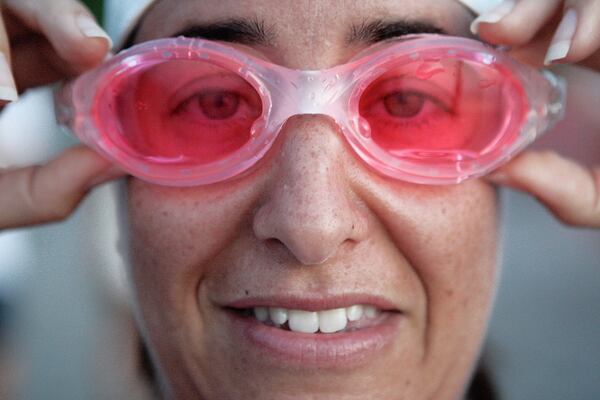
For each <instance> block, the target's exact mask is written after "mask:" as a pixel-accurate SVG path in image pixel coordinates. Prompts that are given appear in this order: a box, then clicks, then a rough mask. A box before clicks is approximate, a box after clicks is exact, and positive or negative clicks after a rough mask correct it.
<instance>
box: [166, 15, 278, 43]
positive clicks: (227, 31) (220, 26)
mask: <svg viewBox="0 0 600 400" xmlns="http://www.w3.org/2000/svg"><path fill="white" fill-rule="evenodd" d="M171 36H186V37H192V38H194V37H201V38H204V39H208V40H221V41H224V42H236V43H242V44H248V45H252V44H260V45H269V43H271V42H273V39H274V35H273V31H272V29H268V28H267V27H266V24H265V23H264V21H259V20H255V19H251V20H247V19H227V20H222V21H216V22H211V23H208V24H195V25H191V26H188V27H187V28H185V29H183V30H181V31H179V32H177V33H175V34H174V35H171Z"/></svg>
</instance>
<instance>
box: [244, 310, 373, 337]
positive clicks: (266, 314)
mask: <svg viewBox="0 0 600 400" xmlns="http://www.w3.org/2000/svg"><path fill="white" fill-rule="evenodd" d="M378 314H379V310H378V309H377V308H375V307H373V306H365V305H358V304H357V305H353V306H350V307H345V308H335V309H331V310H321V311H303V310H288V309H286V308H281V307H254V316H255V317H256V319H258V320H259V321H263V322H264V321H267V320H269V319H270V320H271V322H273V323H274V324H276V325H283V324H285V323H286V322H287V323H288V326H289V328H290V330H292V331H294V332H304V333H315V332H317V331H321V332H323V333H333V332H339V331H341V330H344V329H345V328H346V325H347V324H348V321H358V320H359V319H361V318H362V317H363V315H365V316H366V317H368V318H374V317H376V316H377V315H378Z"/></svg>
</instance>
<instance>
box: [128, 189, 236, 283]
mask: <svg viewBox="0 0 600 400" xmlns="http://www.w3.org/2000/svg"><path fill="white" fill-rule="evenodd" d="M232 197H233V196H227V195H222V194H216V193H214V192H210V193H209V192H207V191H203V190H200V189H197V188H193V189H175V188H161V187H157V186H153V185H147V184H144V183H138V182H134V183H132V184H131V185H130V188H129V219H130V232H131V246H132V251H133V254H132V258H133V260H134V268H145V269H149V268H150V269H161V270H164V269H167V270H169V271H171V274H170V275H172V276H175V277H184V276H185V278H190V275H194V276H196V277H197V275H199V273H201V272H202V269H203V268H202V266H203V265H204V264H205V263H207V262H208V261H209V260H210V259H212V258H213V257H214V256H215V255H216V254H218V253H219V252H220V251H221V250H223V248H224V247H225V246H227V244H228V243H230V242H231V241H232V240H233V239H234V237H235V236H236V235H237V234H238V232H237V227H239V226H240V223H241V221H243V220H244V219H245V218H246V214H245V213H244V212H243V209H244V208H243V207H242V204H240V202H239V201H235V200H234V199H233V198H232ZM236 210H237V211H236Z"/></svg>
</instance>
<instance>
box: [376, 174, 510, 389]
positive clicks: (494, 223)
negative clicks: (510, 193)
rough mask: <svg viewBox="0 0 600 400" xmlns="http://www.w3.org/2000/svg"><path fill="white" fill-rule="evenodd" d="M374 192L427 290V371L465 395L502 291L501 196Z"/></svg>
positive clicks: (465, 187) (470, 189)
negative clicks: (499, 259) (499, 280)
mask: <svg viewBox="0 0 600 400" xmlns="http://www.w3.org/2000/svg"><path fill="white" fill-rule="evenodd" d="M371 193H373V194H376V197H375V196H374V197H373V198H372V199H371V201H370V203H371V207H372V209H373V211H374V212H375V213H377V214H378V219H379V220H380V221H383V222H384V223H385V227H386V230H387V231H388V232H389V236H390V237H391V239H392V240H393V241H394V244H395V246H396V248H397V249H398V250H399V251H400V252H401V253H402V254H403V256H404V257H406V259H407V261H408V263H409V265H410V268H411V270H412V271H413V273H414V276H415V280H416V281H417V282H418V283H417V285H418V286H420V290H419V292H420V293H421V295H420V296H419V297H420V298H421V299H422V300H421V301H422V303H423V304H422V309H423V313H419V315H418V317H416V318H417V319H419V320H420V321H419V322H420V324H419V325H421V326H424V327H425V329H424V332H423V346H424V357H423V363H424V364H423V366H424V368H426V369H428V370H429V371H430V372H431V374H433V375H435V376H439V377H440V379H441V381H444V380H446V381H451V382H453V383H450V384H449V386H450V387H452V386H453V387H454V390H455V391H457V392H459V391H460V390H462V387H461V386H460V385H461V384H462V382H465V381H466V380H467V378H468V374H469V372H470V371H471V368H472V367H473V364H474V362H475V361H476V360H477V355H478V352H479V349H480V347H481V342H482V340H483V338H484V335H485V330H486V326H487V321H488V318H489V314H490V311H491V305H492V300H493V297H494V293H495V290H494V288H495V281H496V269H497V265H496V262H497V241H498V216H497V193H496V191H495V190H494V188H493V187H492V186H490V185H488V184H486V183H483V182H482V181H469V182H466V183H463V184H461V185H458V186H448V187H423V186H406V187H405V186H404V185H398V186H397V187H394V188H391V189H390V188H389V187H386V188H385V190H377V188H372V190H371ZM429 376H432V375H429ZM430 383H431V382H423V385H424V387H427V388H431V384H430ZM434 397H436V398H438V397H437V396H434ZM440 398H441V397H440Z"/></svg>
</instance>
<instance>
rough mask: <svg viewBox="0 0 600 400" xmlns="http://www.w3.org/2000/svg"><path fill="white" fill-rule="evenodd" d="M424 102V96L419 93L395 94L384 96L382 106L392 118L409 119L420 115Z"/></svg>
mask: <svg viewBox="0 0 600 400" xmlns="http://www.w3.org/2000/svg"><path fill="white" fill-rule="evenodd" d="M426 100H427V98H426V96H423V95H422V94H419V93H415V92H395V93H392V94H389V95H387V96H385V98H384V99H383V104H384V105H385V109H386V111H387V112H388V113H389V114H391V115H393V116H394V117H398V118H411V117H416V116H417V115H419V114H420V113H421V111H422V110H423V107H424V105H425V101H426Z"/></svg>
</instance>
